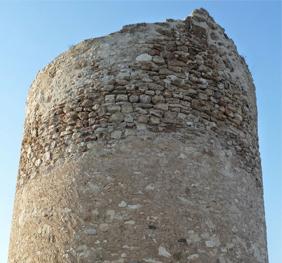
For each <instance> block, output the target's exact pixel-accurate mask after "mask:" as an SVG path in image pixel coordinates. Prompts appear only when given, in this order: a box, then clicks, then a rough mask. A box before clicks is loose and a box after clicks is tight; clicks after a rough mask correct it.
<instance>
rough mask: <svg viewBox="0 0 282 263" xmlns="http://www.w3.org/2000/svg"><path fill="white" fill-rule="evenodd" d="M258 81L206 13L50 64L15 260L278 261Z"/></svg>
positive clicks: (33, 125)
mask: <svg viewBox="0 0 282 263" xmlns="http://www.w3.org/2000/svg"><path fill="white" fill-rule="evenodd" d="M256 121H257V111H256V101H255V88H254V85H253V81H252V78H251V74H250V72H249V70H248V68H247V65H246V63H245V61H244V59H243V58H242V57H240V56H239V55H238V53H237V50H236V47H235V45H234V43H233V42H232V40H230V39H229V38H228V36H227V35H226V34H225V33H224V29H223V28H221V27H220V26H219V25H217V24H216V23H215V22H214V20H213V19H212V18H211V17H210V16H209V14H208V13H207V12H206V11H205V10H203V9H197V10H195V11H194V12H193V14H192V15H191V16H189V17H187V19H185V20H184V21H182V20H172V19H169V20H167V22H162V23H155V24H145V23H142V24H136V25H128V26H125V27H124V28H123V29H122V30H121V31H119V32H116V33H113V34H110V35H109V36H106V37H101V38H96V39H90V40H85V41H83V42H81V43H80V44H78V45H76V46H74V47H72V48H71V49H70V50H69V51H67V52H65V53H63V54H62V55H60V56H59V57H58V58H56V59H55V60H54V61H53V62H52V63H51V64H49V65H48V66H46V67H45V68H44V69H43V70H42V71H40V72H39V73H38V75H37V77H36V79H35V81H34V82H33V84H32V87H31V89H30V92H29V96H28V107H27V113H26V121H25V133H24V139H23V144H22V152H21V162H20V169H19V176H18V181H17V182H18V183H17V191H16V200H15V207H14V217H13V227H12V233H11V242H10V252H9V263H23V262H24V263H33V262H34V263H35V262H38V263H45V262H46V263H47V262H48V263H53V262H67V263H72V262H81V263H88V262H89V263H90V262H91V263H92V262H108V263H109V262H120V263H122V262H124V263H126V262H128V263H133V262H135V263H137V262H149V263H160V262H191V263H242V262H244V263H266V262H268V260H267V250H266V238H265V236H266V234H265V222H264V208H263V189H262V177H261V167H260V157H259V151H258V139H257V138H258V137H257V124H256Z"/></svg>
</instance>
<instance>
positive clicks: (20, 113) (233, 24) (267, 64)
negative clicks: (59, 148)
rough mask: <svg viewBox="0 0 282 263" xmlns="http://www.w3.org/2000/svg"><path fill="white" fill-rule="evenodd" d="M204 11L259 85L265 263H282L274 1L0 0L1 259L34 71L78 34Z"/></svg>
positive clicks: (280, 94)
mask: <svg viewBox="0 0 282 263" xmlns="http://www.w3.org/2000/svg"><path fill="white" fill-rule="evenodd" d="M198 7H204V8H206V9H207V10H208V11H209V12H210V14H211V15H212V16H213V17H214V18H215V20H216V21H217V22H218V23H219V24H220V25H221V26H223V27H224V28H225V29H226V32H227V34H228V35H229V36H230V37H231V38H232V39H233V40H234V41H235V43H236V45H237V47H238V50H239V52H240V54H241V55H243V56H244V57H245V58H246V61H247V63H248V64H249V67H250V70H251V72H252V74H253V78H254V81H255V85H256V89H257V101H258V111H259V139H260V152H261V157H262V166H263V179H264V198H265V208H266V221H267V231H268V250H269V258H270V261H269V262H270V263H281V262H282V226H281V224H282V135H281V134H282V124H281V123H282V103H281V101H282V91H281V88H282V85H281V84H282V83H281V75H282V69H281V60H282V52H281V32H282V29H281V20H282V19H281V2H280V1H267V0H265V1H227V0H226V1H176V0H174V1H164V0H163V1H154V0H150V1H149V0H148V1H134V0H131V1H105V0H104V1H102V0H101V1H87V2H83V1H72V2H68V1H60V2H59V1H50V2H47V1H44V2H41V1H28V2H25V1H17V2H13V1H6V2H3V1H2V0H0V100H1V101H0V112H1V124H0V182H1V183H0V201H1V203H0V263H6V262H7V250H8V242H9V232H10V222H11V217H12V208H13V199H14V192H15V182H16V176H17V169H18V162H19V153H20V144H21V140H22V133H23V121H24V109H25V99H26V95H27V91H28V88H29V86H30V84H31V82H32V80H33V79H34V78H35V76H36V73H37V72H38V71H39V70H40V69H41V68H42V67H43V66H44V65H46V64H47V63H49V62H50V61H51V60H52V59H53V58H55V57H56V56H57V55H58V54H60V53H61V52H63V51H65V50H66V49H68V48H69V47H70V46H71V45H73V44H75V43H78V42H80V41H82V40H83V39H87V38H92V37H97V36H101V35H106V34H108V33H110V32H113V31H117V30H119V29H121V27H122V26H123V25H125V24H132V23H135V22H156V21H164V20H165V19H166V18H175V19H182V18H185V17H186V16H187V15H189V14H190V13H191V12H192V11H193V9H195V8H198Z"/></svg>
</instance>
